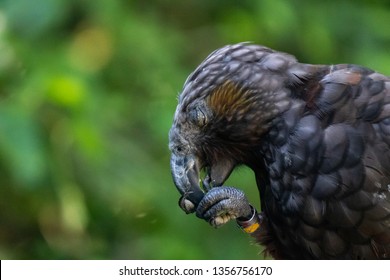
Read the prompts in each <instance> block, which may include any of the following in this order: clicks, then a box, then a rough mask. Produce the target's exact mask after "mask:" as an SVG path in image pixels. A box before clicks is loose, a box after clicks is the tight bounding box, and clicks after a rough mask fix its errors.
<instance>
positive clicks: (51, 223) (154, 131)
mask: <svg viewBox="0 0 390 280" xmlns="http://www.w3.org/2000/svg"><path fill="white" fill-rule="evenodd" d="M389 3H390V2H389V1H385V0H384V1H380V0H377V1H372V0H365V1H352V0H351V1H343V0H337V1H311V0H296V1H278V0H259V1H249V0H240V1H239V0H236V1H233V0H217V1H209V0H189V1H184V0H175V1H168V0H156V1H141V0H138V1H135V0H134V1H131V0H127V1H126V0H106V1H97V0H95V1H88V0H34V1H31V0H2V1H1V2H0V174H1V177H0V178H1V179H0V180H1V181H0V184H1V185H0V258H2V259H258V258H261V256H259V251H260V250H261V248H259V247H258V246H255V245H253V244H251V243H252V242H251V239H250V238H249V236H247V235H246V234H244V233H243V232H241V231H240V230H239V229H238V228H237V227H236V226H235V224H234V223H233V222H231V223H229V224H228V225H226V226H224V227H223V228H220V229H217V230H216V229H213V228H211V227H210V226H209V225H208V224H207V223H206V222H204V221H201V220H199V219H197V218H196V217H195V215H188V216H187V215H185V214H184V213H183V212H182V211H181V210H180V209H179V207H178V206H177V201H178V198H179V194H178V192H177V191H176V189H175V187H174V185H173V183H172V181H171V177H170V170H169V151H168V146H167V140H168V139H167V138H168V137H167V135H168V130H169V128H170V125H171V121H172V116H173V112H174V110H175V107H176V97H177V94H178V93H179V92H180V90H181V88H182V85H183V83H184V80H185V79H186V77H187V75H188V74H189V73H190V72H191V71H192V70H193V69H194V68H195V67H196V66H197V65H198V64H199V63H200V62H201V60H202V59H203V58H204V57H205V56H206V55H207V54H208V53H210V52H211V51H212V50H214V49H216V48H218V47H221V46H223V45H225V44H230V43H236V42H240V41H252V42H255V43H258V44H263V45H267V46H269V47H272V48H275V49H278V50H282V51H285V52H290V53H292V54H294V55H296V56H297V57H298V59H299V60H300V61H302V62H308V63H327V64H331V63H345V62H348V63H355V64H363V65H366V66H368V67H371V68H373V69H375V70H378V71H380V72H383V73H385V74H387V75H389V74H390V32H389V27H390V4H389ZM228 185H234V186H237V187H240V188H242V189H244V190H245V191H246V192H247V194H248V196H249V197H250V200H251V201H252V203H253V204H255V205H258V203H259V198H258V194H257V190H256V187H255V182H254V178H253V176H252V173H251V171H249V170H247V169H245V168H241V169H240V170H238V171H237V172H235V173H234V174H233V176H232V178H231V179H229V182H228Z"/></svg>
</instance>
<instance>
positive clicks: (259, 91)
mask: <svg viewBox="0 0 390 280" xmlns="http://www.w3.org/2000/svg"><path fill="white" fill-rule="evenodd" d="M295 64H296V60H295V58H294V57H292V56H290V55H288V54H284V53H280V52H275V51H273V50H271V49H268V48H266V47H262V46H258V45H250V44H245V43H243V44H236V45H229V46H225V47H223V48H221V49H218V50H216V51H214V52H213V53H211V54H210V55H209V56H208V57H207V58H206V59H205V60H204V61H203V62H202V63H201V64H200V65H199V66H198V67H197V68H196V69H195V71H194V72H193V73H192V74H191V75H190V76H189V77H188V78H187V80H186V82H185V84H184V87H183V90H182V92H181V94H180V95H179V99H178V105H177V108H176V112H175V115H174V120H173V124H172V128H171V129H170V132H169V147H170V150H171V172H172V176H173V181H174V183H175V185H176V187H177V189H178V190H179V192H180V193H181V194H182V196H183V197H184V198H186V201H187V202H188V201H189V202H191V203H192V204H191V203H190V205H187V206H183V205H181V207H182V208H186V209H184V210H185V211H186V212H192V211H193V210H194V208H195V207H196V205H197V204H198V203H199V201H200V200H201V199H202V197H203V191H202V188H201V182H202V180H201V179H200V173H201V170H202V169H203V170H205V172H206V177H205V180H203V182H206V181H207V187H217V186H221V185H222V184H223V183H224V182H225V181H226V180H227V178H228V177H229V175H230V174H231V172H232V171H233V169H234V168H235V167H236V166H237V165H240V164H247V163H248V161H250V159H251V158H252V157H253V155H254V153H257V152H258V151H257V149H256V148H258V147H259V145H260V143H261V138H262V137H263V135H264V134H265V133H266V132H267V130H268V129H269V128H270V126H271V125H272V122H273V120H274V118H275V116H277V115H278V114H280V113H281V112H283V111H285V110H286V109H287V108H288V106H289V100H288V99H287V98H286V97H287V95H288V94H289V89H288V87H287V85H288V84H289V83H292V82H294V81H295V82H296V81H297V80H298V78H297V76H298V73H296V71H295V70H294V65H295Z"/></svg>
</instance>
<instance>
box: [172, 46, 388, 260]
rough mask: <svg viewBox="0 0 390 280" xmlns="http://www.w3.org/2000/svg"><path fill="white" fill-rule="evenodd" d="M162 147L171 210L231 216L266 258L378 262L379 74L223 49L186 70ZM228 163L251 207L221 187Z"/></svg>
mask: <svg viewBox="0 0 390 280" xmlns="http://www.w3.org/2000/svg"><path fill="white" fill-rule="evenodd" d="M169 148H170V151H171V172H172V176H173V181H174V184H175V185H176V187H177V189H178V191H179V192H180V194H181V199H180V200H179V205H180V207H181V208H182V209H183V210H184V211H185V212H186V213H193V212H195V213H196V216H197V217H199V218H201V219H204V220H206V221H207V222H209V223H210V224H211V225H213V226H215V227H218V226H220V225H222V224H224V223H226V222H228V221H229V220H230V219H235V220H236V222H237V223H238V224H239V225H240V226H241V227H242V228H243V229H244V230H245V231H246V232H248V233H249V234H251V236H253V237H254V238H255V239H256V241H257V242H258V243H260V244H262V245H263V246H264V248H265V249H264V252H265V253H268V254H270V255H271V256H272V257H274V258H276V259H386V258H390V78H389V77H387V76H384V75H382V74H379V73H377V72H375V71H373V70H370V69H368V68H365V67H361V66H357V65H350V64H340V65H331V66H329V65H311V64H303V63H299V62H298V61H297V60H296V58H295V57H294V56H292V55H289V54H286V53H283V52H278V51H275V50H272V49H269V48H267V47H264V46H259V45H254V44H248V43H240V44H235V45H228V46H225V47H223V48H221V49H218V50H216V51H214V52H213V53H211V54H210V55H209V56H208V57H207V58H206V59H205V60H204V61H203V62H202V63H201V64H200V65H199V66H198V67H197V68H196V69H195V71H194V72H193V73H192V74H191V75H190V76H189V77H188V78H187V80H186V82H185V84H184V87H183V90H182V92H181V94H180V95H179V98H178V106H177V108H176V112H175V114H174V120H173V124H172V127H171V129H170V132H169ZM239 165H245V166H248V167H249V168H250V169H252V170H253V172H254V175H255V177H256V184H257V187H258V190H259V195H260V202H261V210H260V211H259V212H258V211H257V210H256V209H255V207H252V206H251V205H250V203H249V201H248V199H247V197H246V195H245V193H244V192H243V191H242V190H240V189H238V188H235V187H229V186H225V185H224V182H225V181H226V180H227V178H228V177H229V175H230V174H231V172H232V171H233V170H234V169H235V168H236V167H237V166H239ZM202 170H203V171H204V173H202ZM201 174H204V178H200V177H201V176H202V175H201Z"/></svg>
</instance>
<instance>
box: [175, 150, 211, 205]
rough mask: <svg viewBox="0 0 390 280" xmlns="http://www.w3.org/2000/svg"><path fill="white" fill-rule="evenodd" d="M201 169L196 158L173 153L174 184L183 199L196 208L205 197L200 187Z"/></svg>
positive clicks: (190, 155)
mask: <svg viewBox="0 0 390 280" xmlns="http://www.w3.org/2000/svg"><path fill="white" fill-rule="evenodd" d="M199 169H200V168H199V162H198V159H197V158H196V156H194V155H192V154H188V155H176V154H174V153H172V155H171V172H172V178H173V182H174V183H175V186H176V188H177V189H178V191H179V192H180V194H181V195H182V197H183V198H185V199H187V200H189V201H191V202H192V203H193V204H194V206H195V208H196V207H197V206H198V204H199V202H200V201H201V200H202V198H203V196H204V193H203V191H202V189H201V187H200V177H199V176H200V175H199Z"/></svg>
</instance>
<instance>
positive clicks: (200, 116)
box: [190, 108, 207, 127]
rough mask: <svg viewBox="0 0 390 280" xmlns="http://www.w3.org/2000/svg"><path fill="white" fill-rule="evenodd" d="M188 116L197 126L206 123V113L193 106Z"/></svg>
mask: <svg viewBox="0 0 390 280" xmlns="http://www.w3.org/2000/svg"><path fill="white" fill-rule="evenodd" d="M190 117H191V120H192V122H193V123H195V124H196V125H198V126H199V127H202V126H205V125H206V123H207V117H206V114H205V113H204V112H203V111H202V110H201V109H200V108H195V109H194V110H192V111H191V113H190Z"/></svg>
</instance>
